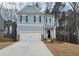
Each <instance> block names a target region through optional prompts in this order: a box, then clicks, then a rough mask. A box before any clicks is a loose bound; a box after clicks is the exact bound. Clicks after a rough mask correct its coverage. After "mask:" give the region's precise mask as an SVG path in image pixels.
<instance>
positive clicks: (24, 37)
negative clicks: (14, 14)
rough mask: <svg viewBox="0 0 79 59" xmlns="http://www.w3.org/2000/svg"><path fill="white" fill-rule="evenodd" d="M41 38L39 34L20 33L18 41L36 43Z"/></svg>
mask: <svg viewBox="0 0 79 59" xmlns="http://www.w3.org/2000/svg"><path fill="white" fill-rule="evenodd" d="M40 38H41V33H22V34H21V35H20V41H28V40H31V41H35V40H36V41H38V40H40Z"/></svg>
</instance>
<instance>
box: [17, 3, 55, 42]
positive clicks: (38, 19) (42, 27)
mask: <svg viewBox="0 0 79 59" xmlns="http://www.w3.org/2000/svg"><path fill="white" fill-rule="evenodd" d="M17 17H18V19H17V35H19V36H20V40H21V38H23V36H25V38H26V39H29V38H41V35H44V37H45V38H47V37H52V38H56V33H55V32H56V31H55V29H56V27H55V26H54V21H55V18H54V15H51V14H42V13H41V12H40V10H39V9H38V8H36V7H35V6H34V5H27V6H25V7H24V8H23V9H22V10H20V11H19V12H17ZM21 41H25V39H24V40H23V39H22V40H21Z"/></svg>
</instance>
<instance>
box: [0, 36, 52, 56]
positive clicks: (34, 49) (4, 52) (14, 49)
mask: <svg viewBox="0 0 79 59" xmlns="http://www.w3.org/2000/svg"><path fill="white" fill-rule="evenodd" d="M22 39H23V40H24V39H25V40H26V41H25V42H23V41H22V42H21V41H19V42H16V43H14V44H13V45H11V46H9V47H6V48H4V49H1V50H0V56H53V55H52V53H51V52H50V51H49V50H48V48H47V47H46V46H45V45H44V43H43V42H42V41H41V40H40V39H38V38H37V39H38V40H36V38H28V39H27V38H25V36H24V38H22Z"/></svg>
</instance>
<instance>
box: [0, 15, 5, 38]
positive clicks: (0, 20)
mask: <svg viewBox="0 0 79 59" xmlns="http://www.w3.org/2000/svg"><path fill="white" fill-rule="evenodd" d="M3 34H4V20H3V18H2V17H1V15H0V37H2V36H3Z"/></svg>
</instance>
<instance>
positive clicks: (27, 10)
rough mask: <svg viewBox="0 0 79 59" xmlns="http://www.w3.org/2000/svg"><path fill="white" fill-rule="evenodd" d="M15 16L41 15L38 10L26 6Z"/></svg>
mask: <svg viewBox="0 0 79 59" xmlns="http://www.w3.org/2000/svg"><path fill="white" fill-rule="evenodd" d="M17 14H28V15H29V14H37V15H38V14H42V13H41V12H40V10H39V9H38V8H36V7H35V6H34V5H27V6H25V7H24V8H23V9H22V10H21V11H19V12H18V13H17Z"/></svg>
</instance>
